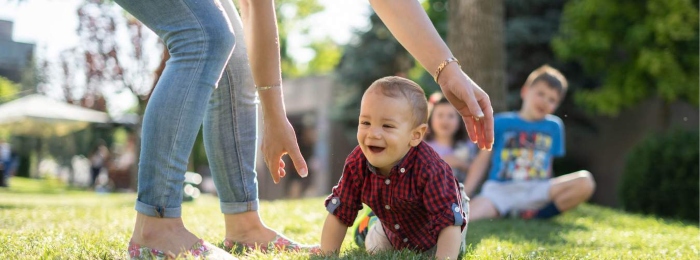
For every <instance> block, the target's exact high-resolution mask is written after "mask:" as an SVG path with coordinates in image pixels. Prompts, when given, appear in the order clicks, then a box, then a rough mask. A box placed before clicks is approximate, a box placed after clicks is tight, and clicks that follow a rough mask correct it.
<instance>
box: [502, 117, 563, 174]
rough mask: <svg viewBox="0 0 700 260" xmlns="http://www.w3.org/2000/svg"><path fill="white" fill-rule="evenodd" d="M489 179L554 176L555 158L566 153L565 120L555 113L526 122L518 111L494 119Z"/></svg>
mask: <svg viewBox="0 0 700 260" xmlns="http://www.w3.org/2000/svg"><path fill="white" fill-rule="evenodd" d="M494 128H495V131H494V134H495V136H494V137H495V138H494V144H493V150H492V151H493V153H492V156H491V171H490V172H489V180H494V181H530V180H546V179H549V178H551V177H552V162H553V160H554V157H560V156H563V155H564V152H565V147H564V123H562V121H561V119H560V118H559V117H557V116H554V115H547V116H546V117H545V118H544V119H542V120H539V121H525V120H524V119H522V118H521V117H520V115H518V113H516V112H505V113H499V114H497V115H496V116H495V118H494Z"/></svg>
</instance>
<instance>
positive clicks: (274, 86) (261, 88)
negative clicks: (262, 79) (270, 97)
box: [255, 85, 281, 91]
mask: <svg viewBox="0 0 700 260" xmlns="http://www.w3.org/2000/svg"><path fill="white" fill-rule="evenodd" d="M278 87H281V86H280V85H272V86H255V90H257V91H261V90H268V89H271V88H278Z"/></svg>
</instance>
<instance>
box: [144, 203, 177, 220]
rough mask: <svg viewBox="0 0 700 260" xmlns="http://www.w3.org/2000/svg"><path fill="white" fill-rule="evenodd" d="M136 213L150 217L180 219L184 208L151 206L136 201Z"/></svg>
mask: <svg viewBox="0 0 700 260" xmlns="http://www.w3.org/2000/svg"><path fill="white" fill-rule="evenodd" d="M134 208H135V209H136V211H138V212H139V213H141V214H144V215H146V216H149V217H156V218H179V217H181V216H182V207H177V208H165V207H161V206H151V205H148V204H146V203H143V202H140V201H138V200H137V201H136V207H134Z"/></svg>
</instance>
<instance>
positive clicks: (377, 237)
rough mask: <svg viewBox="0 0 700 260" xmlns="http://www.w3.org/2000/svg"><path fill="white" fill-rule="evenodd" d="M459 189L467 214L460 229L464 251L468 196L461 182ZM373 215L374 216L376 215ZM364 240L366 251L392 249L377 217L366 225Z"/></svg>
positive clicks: (433, 251) (434, 248)
mask: <svg viewBox="0 0 700 260" xmlns="http://www.w3.org/2000/svg"><path fill="white" fill-rule="evenodd" d="M459 191H460V193H461V194H462V208H463V210H464V213H465V214H466V215H467V219H466V220H467V224H466V225H465V226H464V230H462V243H461V246H460V252H461V253H464V251H465V250H466V238H467V228H468V227H469V197H467V194H466V193H465V192H464V185H462V184H461V183H460V184H459ZM372 215H373V214H372ZM373 217H374V218H376V216H373ZM364 242H365V244H364V246H365V249H366V250H367V251H368V252H378V251H384V250H393V249H394V246H392V245H391V242H389V239H388V238H387V237H386V233H384V228H383V227H382V223H381V222H380V221H379V220H378V219H377V220H376V221H374V222H373V224H372V225H371V226H369V227H368V230H367V235H366V237H365V238H364ZM436 247H437V246H436ZM436 247H433V248H432V249H430V250H428V251H427V252H426V253H428V254H431V255H434V254H435V252H436V249H437V248H436Z"/></svg>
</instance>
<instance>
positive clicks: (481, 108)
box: [370, 0, 493, 149]
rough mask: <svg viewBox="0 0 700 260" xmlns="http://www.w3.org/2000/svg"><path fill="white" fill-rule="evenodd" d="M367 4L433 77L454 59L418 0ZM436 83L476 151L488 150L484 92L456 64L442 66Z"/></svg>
mask: <svg viewBox="0 0 700 260" xmlns="http://www.w3.org/2000/svg"><path fill="white" fill-rule="evenodd" d="M370 4H371V5H372V8H374V11H375V12H376V13H377V15H379V18H381V19H382V21H383V22H384V24H386V26H387V27H388V28H389V30H390V31H391V33H392V34H393V35H394V37H396V39H397V40H398V41H399V42H400V43H401V45H403V46H404V47H405V48H406V50H408V52H410V53H411V55H413V56H414V57H415V58H416V59H417V60H418V62H420V64H421V65H423V67H424V68H425V69H426V70H427V71H428V72H430V73H431V74H433V76H436V75H435V70H436V69H437V68H438V66H440V64H441V63H442V62H443V61H445V60H446V59H448V58H450V57H453V55H452V52H451V51H450V49H449V48H448V47H447V45H446V44H445V42H444V41H443V40H442V39H441V38H440V35H438V33H437V31H436V30H435V27H434V26H433V24H432V23H431V22H430V19H428V15H427V14H426V13H425V10H423V8H422V7H421V6H420V3H419V2H418V1H417V0H410V1H406V0H370ZM438 84H439V85H440V87H441V88H442V91H443V93H444V94H445V97H446V98H447V99H448V100H449V101H450V103H452V105H453V106H454V107H455V108H456V109H457V110H458V111H459V113H460V114H461V115H462V118H463V119H464V122H465V124H466V126H467V132H468V133H469V138H470V139H471V140H472V141H473V142H477V143H478V145H479V148H481V149H491V146H492V145H493V109H492V108H491V101H490V100H489V97H488V95H487V94H486V92H484V91H483V90H482V89H481V88H480V87H479V86H478V85H476V83H474V81H472V80H471V79H470V78H469V77H468V76H467V75H466V74H464V72H462V70H461V69H460V67H459V66H457V65H456V63H455V62H450V63H448V64H447V65H446V66H445V68H444V69H443V70H442V72H441V73H440V77H439V81H438ZM477 119H479V120H477Z"/></svg>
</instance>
